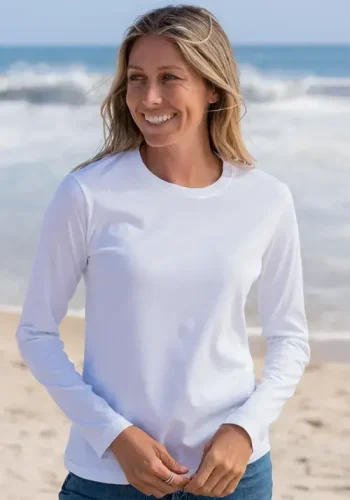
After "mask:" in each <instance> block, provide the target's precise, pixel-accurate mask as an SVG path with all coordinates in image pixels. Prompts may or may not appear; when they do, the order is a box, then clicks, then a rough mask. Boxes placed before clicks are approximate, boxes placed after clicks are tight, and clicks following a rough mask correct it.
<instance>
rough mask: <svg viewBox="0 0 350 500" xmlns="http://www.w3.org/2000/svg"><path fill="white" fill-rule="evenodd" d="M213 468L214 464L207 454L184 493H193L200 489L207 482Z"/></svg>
mask: <svg viewBox="0 0 350 500" xmlns="http://www.w3.org/2000/svg"><path fill="white" fill-rule="evenodd" d="M214 468H215V464H214V463H213V460H212V457H211V456H210V454H209V453H208V454H207V455H206V456H205V458H204V460H203V463H202V465H201V466H200V467H199V469H198V471H197V472H196V474H195V475H194V476H193V479H191V481H190V482H189V484H188V485H187V486H186V491H188V492H190V493H193V492H194V491H195V490H198V489H199V488H201V487H202V486H203V485H204V484H205V483H206V481H207V479H208V477H209V476H210V474H211V473H212V472H213V470H214Z"/></svg>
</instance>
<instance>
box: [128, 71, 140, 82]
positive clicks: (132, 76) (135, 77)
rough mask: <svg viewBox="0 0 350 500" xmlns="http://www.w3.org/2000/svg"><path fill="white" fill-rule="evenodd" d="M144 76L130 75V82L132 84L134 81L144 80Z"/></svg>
mask: <svg viewBox="0 0 350 500" xmlns="http://www.w3.org/2000/svg"><path fill="white" fill-rule="evenodd" d="M142 78H143V76H142V75H137V74H136V73H135V74H133V75H129V76H128V80H129V81H131V82H134V81H137V80H140V79H142Z"/></svg>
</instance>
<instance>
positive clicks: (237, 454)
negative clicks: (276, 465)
mask: <svg viewBox="0 0 350 500" xmlns="http://www.w3.org/2000/svg"><path fill="white" fill-rule="evenodd" d="M252 451H253V449H252V443H251V439H250V437H249V435H248V433H247V432H246V431H245V430H244V429H243V428H242V427H239V426H238V425H234V424H223V425H221V426H220V428H219V429H218V430H217V432H216V433H215V434H214V436H213V437H212V438H211V440H210V441H208V443H207V444H206V445H205V447H204V452H203V456H202V460H201V463H200V464H199V467H198V470H197V472H196V473H195V474H194V475H193V476H191V481H190V482H189V483H188V485H187V486H186V487H185V488H184V491H188V492H189V493H193V494H194V495H202V496H211V497H224V496H226V495H229V494H231V493H233V491H234V490H235V489H236V487H237V485H238V483H239V481H240V480H241V478H242V476H243V474H244V473H245V470H246V468H247V464H248V461H249V458H250V456H251V454H252Z"/></svg>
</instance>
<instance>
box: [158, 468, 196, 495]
mask: <svg viewBox="0 0 350 500" xmlns="http://www.w3.org/2000/svg"><path fill="white" fill-rule="evenodd" d="M171 474H172V471H171V470H169V469H168V468H167V467H166V466H165V465H164V464H163V463H162V462H159V463H158V466H157V468H156V469H154V470H153V477H154V478H156V479H158V484H159V482H161V483H163V484H164V485H165V487H166V488H167V489H168V490H169V489H170V490H169V491H168V492H169V493H172V492H174V491H176V490H177V489H182V488H184V487H185V486H186V485H187V484H188V483H189V478H186V477H182V476H179V475H178V474H175V473H174V475H173V479H172V481H171V483H170V484H166V483H165V481H167V480H168V479H169V478H170V475H171Z"/></svg>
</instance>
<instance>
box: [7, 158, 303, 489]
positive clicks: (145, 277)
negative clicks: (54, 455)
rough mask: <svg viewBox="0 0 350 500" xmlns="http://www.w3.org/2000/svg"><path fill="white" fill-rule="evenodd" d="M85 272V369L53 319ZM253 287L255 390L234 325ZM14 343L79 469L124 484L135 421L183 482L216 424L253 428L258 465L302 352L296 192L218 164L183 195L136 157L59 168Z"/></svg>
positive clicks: (241, 331)
mask: <svg viewBox="0 0 350 500" xmlns="http://www.w3.org/2000/svg"><path fill="white" fill-rule="evenodd" d="M82 276H83V278H84V281H85V286H86V310H85V322H86V324H85V356H84V367H83V373H82V376H81V375H80V374H79V373H78V372H77V371H76V369H75V367H74V365H73V364H72V362H71V361H70V360H69V359H68V357H67V355H66V353H65V351H64V345H63V342H62V340H61V339H60V336H59V325H60V322H61V321H62V319H63V318H64V316H65V315H66V313H67V308H68V303H69V300H70V299H71V297H72V296H73V294H74V291H75V289H76V287H77V284H78V282H79V280H80V279H81V277H82ZM256 280H258V283H257V285H258V293H259V296H258V298H259V302H258V306H259V314H260V317H261V323H262V335H264V337H265V338H266V339H267V342H268V354H267V356H266V363H265V369H264V373H263V377H262V380H261V381H260V383H259V384H257V385H256V383H255V376H254V369H253V363H252V358H251V354H250V351H249V345H248V340H247V332H246V324H245V316H244V306H245V301H246V297H247V294H248V292H249V290H250V288H251V285H252V284H253V282H254V281H256ZM16 335H17V342H18V346H19V349H20V353H21V355H22V357H23V358H24V360H25V361H26V363H27V365H28V366H29V368H30V369H31V370H32V372H33V374H34V376H35V377H36V378H37V380H38V381H39V382H40V383H41V384H43V385H44V386H46V388H47V390H48V391H49V393H50V394H51V396H52V398H53V399H54V401H55V402H56V403H57V405H58V406H59V407H60V408H61V409H62V410H63V412H64V413H65V414H66V416H67V417H68V418H69V419H70V421H71V423H72V426H71V433H70V437H69V441H68V444H67V448H66V452H65V465H66V467H67V469H69V470H70V471H72V472H73V473H75V474H77V475H80V476H81V477H85V478H87V479H92V480H95V481H102V482H107V483H116V484H126V483H127V482H128V481H127V479H126V477H125V475H124V474H123V471H122V469H121V468H120V466H119V464H118V462H117V460H116V459H115V458H114V455H113V454H112V452H111V450H110V449H109V445H110V444H111V442H112V441H113V440H114V439H115V438H116V437H117V436H118V434H119V433H120V432H122V431H123V430H124V429H125V428H126V427H128V426H129V425H132V424H134V425H136V426H138V427H140V428H141V429H143V430H144V431H145V432H147V433H148V434H150V435H151V436H152V437H153V438H154V439H156V440H158V441H159V442H161V443H163V444H164V445H165V446H166V447H167V449H168V450H169V452H170V453H171V454H172V455H173V456H174V457H175V458H176V459H177V460H179V461H180V463H182V464H183V465H185V466H187V467H189V468H190V472H191V473H193V472H195V470H196V469H197V467H198V465H199V463H200V459H201V456H202V453H203V449H204V445H205V443H206V442H207V441H208V440H209V439H210V438H211V436H212V435H213V434H214V433H215V432H216V430H217V429H218V428H219V426H220V425H221V424H223V423H234V424H237V425H240V426H242V427H243V428H245V429H246V430H247V432H248V433H249V435H250V436H251V438H252V442H253V454H252V455H251V457H250V463H251V462H253V461H255V460H257V459H258V458H260V457H261V456H262V455H264V454H265V453H266V452H267V451H269V449H270V443H269V435H268V430H269V426H270V424H271V423H272V422H273V421H274V420H275V419H276V418H277V417H278V415H279V414H280V412H281V410H282V407H283V405H284V403H285V402H286V401H287V400H288V399H289V398H290V397H291V396H292V395H293V393H294V391H295V387H296V385H297V383H298V381H299V380H300V378H301V376H302V374H303V371H304V369H305V366H306V364H307V363H308V361H309V358H310V351H309V343H308V328H307V321H306V317H305V311H304V296H303V272H302V259H301V252H300V242H299V231H298V224H297V219H296V214H295V209H294V202H293V196H292V194H291V190H290V188H289V187H288V186H287V185H286V184H285V183H284V182H282V181H281V180H279V179H277V178H276V177H275V176H272V175H271V174H268V173H266V172H264V171H261V170H259V169H257V168H256V169H255V170H251V171H249V170H242V169H240V168H239V167H237V166H232V165H230V164H229V163H227V162H224V169H223V173H222V176H221V177H220V178H219V180H217V181H216V182H215V183H214V184H211V185H210V186H207V187H204V188H188V187H184V186H180V185H178V184H174V183H169V182H167V181H165V180H162V179H160V178H159V177H157V176H155V175H154V174H153V173H152V172H151V171H150V170H148V168H147V167H146V166H145V165H144V163H143V162H142V159H141V156H140V153H139V151H138V150H134V151H130V152H127V153H120V154H116V155H109V156H107V157H105V158H104V159H102V160H100V161H98V162H94V163H92V164H90V165H88V166H87V167H85V168H84V169H82V170H79V171H76V172H74V173H69V174H67V175H66V176H65V178H64V179H63V180H62V181H61V183H60V184H59V186H58V188H57V190H56V192H55V194H54V195H53V197H52V199H51V202H50V204H49V206H48V208H47V211H46V214H45V217H44V220H43V223H42V227H41V233H40V238H39V241H38V246H37V251H36V257H35V260H34V263H33V267H32V272H31V276H30V280H29V283H28V289H27V293H26V297H25V301H24V304H23V310H22V315H21V320H20V324H19V326H18V329H17V333H16Z"/></svg>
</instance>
